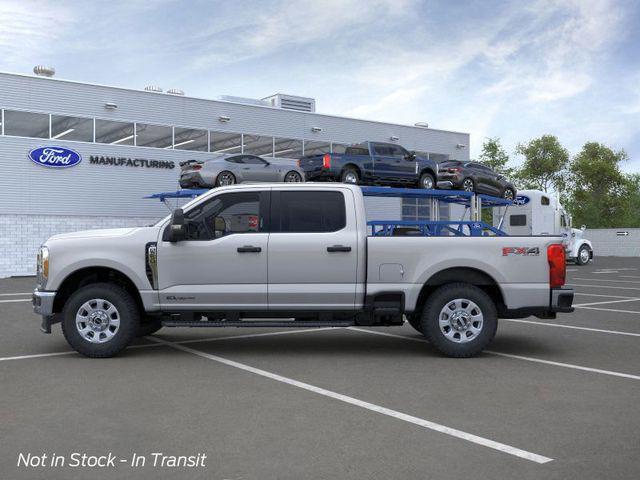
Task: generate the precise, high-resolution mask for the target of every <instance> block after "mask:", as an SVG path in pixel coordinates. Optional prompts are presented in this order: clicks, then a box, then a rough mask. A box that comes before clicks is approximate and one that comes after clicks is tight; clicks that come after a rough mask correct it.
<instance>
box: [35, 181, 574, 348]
mask: <svg viewBox="0 0 640 480" xmlns="http://www.w3.org/2000/svg"><path fill="white" fill-rule="evenodd" d="M398 232H400V230H398ZM37 265H38V285H37V288H36V290H35V291H34V294H33V305H34V310H35V312H36V313H39V314H41V315H42V330H43V331H44V332H46V333H50V332H51V325H52V324H55V323H58V322H60V323H61V324H62V331H63V333H64V336H65V338H66V339H67V341H68V342H69V344H70V345H71V346H72V347H73V348H74V349H75V350H77V351H78V352H80V353H82V354H84V355H87V356H90V357H110V356H113V355H115V354H117V353H118V352H120V351H121V350H122V349H124V348H125V347H127V345H129V344H130V343H131V341H132V340H133V339H134V338H135V337H136V336H140V335H149V334H151V333H153V332H155V331H157V330H158V329H159V328H161V327H181V326H184V327H257V326H271V327H299V326H318V327H320V326H322V327H326V326H336V327H346V326H351V325H366V326H372V327H373V326H391V325H401V324H402V323H403V322H404V319H405V318H406V319H407V320H408V322H409V323H410V324H411V325H412V326H413V327H414V328H415V329H417V330H418V331H420V332H422V333H423V334H424V335H425V336H426V337H427V339H428V341H429V343H430V344H431V345H432V346H433V347H434V348H436V349H437V350H439V351H440V352H442V353H443V354H445V355H448V356H452V357H468V356H472V355H475V354H477V353H478V352H480V351H481V350H482V349H483V348H484V347H485V346H486V345H487V344H488V343H489V342H490V341H491V340H492V339H493V337H494V336H495V333H496V328H497V325H498V318H519V317H526V316H530V315H536V316H539V317H542V318H553V317H555V315H556V312H571V311H573V308H572V307H571V304H572V302H573V290H572V289H570V288H566V287H564V286H563V285H564V279H565V257H564V248H563V247H562V239H561V238H560V237H557V238H556V237H549V236H544V237H531V236H526V237H510V236H475V237H470V236H422V235H420V236H416V235H411V234H409V233H407V234H405V235H403V234H397V235H396V236H380V235H372V232H371V228H370V227H368V225H367V221H366V215H365V205H364V198H363V194H362V191H361V189H360V188H359V187H357V186H354V185H347V184H327V183H325V184H313V183H308V184H281V183H280V184H253V185H249V184H247V185H235V186H229V187H222V188H218V189H215V190H211V191H209V192H207V193H205V194H203V195H201V196H200V197H198V198H196V199H194V200H192V201H191V202H189V203H188V204H186V205H185V206H184V207H183V208H180V209H176V210H175V211H174V212H173V214H172V215H170V216H168V217H166V218H164V219H162V220H160V221H159V222H158V223H156V224H155V225H153V226H149V227H141V228H121V229H113V230H93V231H84V232H77V233H69V234H62V235H56V236H54V237H51V238H50V239H49V240H47V241H46V242H45V244H44V245H43V246H42V247H41V248H40V251H39V253H38V262H37Z"/></svg>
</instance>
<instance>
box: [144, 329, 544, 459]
mask: <svg viewBox="0 0 640 480" xmlns="http://www.w3.org/2000/svg"><path fill="white" fill-rule="evenodd" d="M148 339H149V340H152V341H154V342H158V343H160V344H162V345H166V346H168V347H171V348H175V349H176V350H181V351H183V352H186V353H191V354H193V355H197V356H199V357H202V358H206V359H207V360H213V361H214V362H218V363H222V364H224V365H227V366H230V367H234V368H238V369H240V370H244V371H246V372H250V373H253V374H255V375H259V376H261V377H265V378H269V379H271V380H275V381H277V382H281V383H285V384H287V385H291V386H293V387H297V388H301V389H303V390H307V391H309V392H313V393H316V394H318V395H323V396H325V397H329V398H333V399H334V400H339V401H341V402H344V403H348V404H350V405H355V406H356V407H360V408H364V409H366V410H370V411H372V412H376V413H380V414H382V415H386V416H388V417H392V418H396V419H398V420H402V421H404V422H408V423H412V424H414V425H418V426H420V427H424V428H428V429H430V430H434V431H436V432H440V433H444V434H445V435H450V436H452V437H456V438H459V439H462V440H466V441H467V442H471V443H475V444H477V445H481V446H483V447H487V448H491V449H493V450H498V451H500V452H503V453H507V454H509V455H513V456H516V457H519V458H523V459H525V460H529V461H531V462H535V463H548V462H551V461H552V460H553V459H552V458H549V457H544V456H542V455H538V454H536V453H532V452H528V451H526V450H521V449H519V448H516V447H512V446H511V445H506V444H504V443H500V442H496V441H494V440H490V439H488V438H484V437H479V436H477V435H474V434H472V433H468V432H464V431H462V430H457V429H455V428H451V427H447V426H445V425H441V424H439V423H435V422H432V421H430V420H426V419H424V418H419V417H414V416H413V415H408V414H406V413H402V412H399V411H397V410H392V409H390V408H386V407H383V406H380V405H376V404H374V403H369V402H365V401H364V400H359V399H357V398H354V397H349V396H347V395H343V394H341V393H338V392H334V391H331V390H327V389H325V388H322V387H316V386H315V385H311V384H309V383H304V382H300V381H298V380H294V379H292V378H288V377H283V376H282V375H278V374H277V373H272V372H268V371H266V370H261V369H259V368H255V367H252V366H251V365H247V364H244V363H240V362H236V361H233V360H229V359H227V358H224V357H219V356H217V355H212V354H210V353H206V352H202V351H200V350H195V349H193V348H189V347H185V346H184V345H179V344H177V343H172V342H167V341H164V340H160V339H157V338H153V337H148Z"/></svg>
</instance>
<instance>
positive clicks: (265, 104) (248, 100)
mask: <svg viewBox="0 0 640 480" xmlns="http://www.w3.org/2000/svg"><path fill="white" fill-rule="evenodd" d="M219 98H220V100H222V101H224V102H232V103H242V104H243V105H258V106H259V107H268V106H269V105H271V104H270V103H269V102H266V101H264V100H258V99H257V98H247V97H234V96H233V95H221V96H220V97H219Z"/></svg>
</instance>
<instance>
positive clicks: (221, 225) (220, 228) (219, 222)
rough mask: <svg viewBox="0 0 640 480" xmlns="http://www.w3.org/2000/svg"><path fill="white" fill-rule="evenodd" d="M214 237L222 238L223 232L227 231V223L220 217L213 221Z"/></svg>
mask: <svg viewBox="0 0 640 480" xmlns="http://www.w3.org/2000/svg"><path fill="white" fill-rule="evenodd" d="M213 230H214V236H215V237H216V238H220V237H223V236H224V232H225V231H226V230H227V222H225V221H224V218H222V217H216V218H214V219H213Z"/></svg>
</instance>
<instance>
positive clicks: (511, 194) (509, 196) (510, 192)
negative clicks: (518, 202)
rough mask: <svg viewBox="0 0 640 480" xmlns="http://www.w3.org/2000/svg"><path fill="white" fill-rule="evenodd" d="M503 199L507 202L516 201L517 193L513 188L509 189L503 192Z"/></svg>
mask: <svg viewBox="0 0 640 480" xmlns="http://www.w3.org/2000/svg"><path fill="white" fill-rule="evenodd" d="M502 198H504V199H505V200H515V199H516V192H514V191H513V188H511V187H507V188H505V189H504V191H503V192H502Z"/></svg>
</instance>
